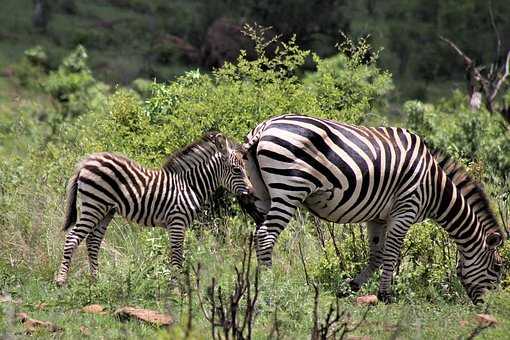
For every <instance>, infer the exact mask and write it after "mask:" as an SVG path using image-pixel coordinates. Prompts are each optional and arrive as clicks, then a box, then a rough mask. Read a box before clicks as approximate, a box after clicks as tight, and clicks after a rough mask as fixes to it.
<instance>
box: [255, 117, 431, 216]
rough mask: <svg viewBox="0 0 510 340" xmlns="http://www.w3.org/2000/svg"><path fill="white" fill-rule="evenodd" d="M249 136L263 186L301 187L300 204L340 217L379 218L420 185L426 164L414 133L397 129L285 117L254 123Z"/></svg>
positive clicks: (292, 192) (294, 191) (294, 192)
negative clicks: (301, 197) (259, 125)
mask: <svg viewBox="0 0 510 340" xmlns="http://www.w3.org/2000/svg"><path fill="white" fill-rule="evenodd" d="M250 138H252V139H256V140H257V147H256V153H257V158H258V162H259V163H260V164H259V168H260V171H261V176H262V178H263V180H264V182H265V184H266V185H267V187H268V188H270V189H271V188H277V189H283V190H284V191H285V192H286V193H287V195H288V196H303V193H304V196H305V197H306V198H305V200H304V202H303V203H302V204H303V205H304V206H306V207H307V208H308V209H310V210H311V211H312V212H314V213H315V214H317V215H318V216H320V217H322V218H324V219H327V220H330V221H335V222H341V223H347V222H360V221H368V220H374V219H376V220H377V219H385V218H386V217H387V215H388V214H389V213H390V212H391V209H392V206H393V204H394V203H395V201H396V200H398V199H399V198H400V197H402V196H406V195H409V194H410V193H412V192H414V191H415V190H416V189H417V187H418V186H419V185H420V184H421V182H422V180H423V178H424V176H425V173H426V167H425V164H427V163H428V162H430V154H429V153H428V151H427V150H426V148H425V145H424V144H423V143H422V142H421V140H420V139H419V137H418V136H416V135H415V134H413V133H410V132H409V131H407V130H405V129H400V128H385V127H380V128H371V127H361V126H354V125H348V124H341V123H337V122H333V121H328V120H323V119H315V118H311V117H305V116H295V115H286V116H281V117H277V118H274V119H272V120H270V121H268V122H265V124H264V126H263V127H262V128H261V127H257V128H255V129H254V131H253V132H252V134H251V135H250ZM248 143H249V141H248ZM289 179H290V182H291V183H292V184H290V185H289V184H288V183H289Z"/></svg>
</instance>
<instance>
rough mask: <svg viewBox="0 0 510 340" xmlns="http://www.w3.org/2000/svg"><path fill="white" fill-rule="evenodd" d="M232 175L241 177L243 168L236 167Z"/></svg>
mask: <svg viewBox="0 0 510 340" xmlns="http://www.w3.org/2000/svg"><path fill="white" fill-rule="evenodd" d="M232 173H233V174H234V175H240V174H241V168H238V167H235V168H233V169H232Z"/></svg>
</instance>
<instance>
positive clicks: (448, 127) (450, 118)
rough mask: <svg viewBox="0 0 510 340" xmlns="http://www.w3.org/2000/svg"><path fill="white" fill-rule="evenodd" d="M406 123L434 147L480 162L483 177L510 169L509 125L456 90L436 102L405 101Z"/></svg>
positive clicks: (490, 176) (509, 170)
mask: <svg viewBox="0 0 510 340" xmlns="http://www.w3.org/2000/svg"><path fill="white" fill-rule="evenodd" d="M404 113H405V114H407V116H408V120H407V123H408V124H407V125H408V127H409V128H410V129H413V130H414V131H416V132H417V133H419V134H420V135H421V136H423V137H424V138H425V139H426V140H427V141H428V142H430V143H431V144H432V145H434V146H435V147H438V148H441V149H443V150H445V151H448V152H449V153H451V154H453V155H455V156H457V157H460V158H462V159H465V160H467V161H468V162H476V161H481V162H483V164H484V166H485V167H487V168H488V169H487V171H486V172H485V175H484V179H487V180H491V178H492V177H493V175H494V174H495V175H497V176H498V177H499V178H507V177H505V176H508V173H510V129H508V127H507V125H506V123H505V122H504V121H503V119H502V118H501V117H500V115H498V114H491V113H489V112H488V111H486V110H485V109H481V110H479V111H472V110H471V109H470V108H469V107H468V105H467V100H466V97H465V95H464V94H463V93H461V92H460V91H456V92H454V93H453V95H452V97H451V98H450V99H445V100H442V101H441V102H439V103H438V104H436V105H432V104H423V103H421V102H418V101H412V102H406V103H405V104H404Z"/></svg>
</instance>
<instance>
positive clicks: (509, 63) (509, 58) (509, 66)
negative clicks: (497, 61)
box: [490, 51, 510, 101]
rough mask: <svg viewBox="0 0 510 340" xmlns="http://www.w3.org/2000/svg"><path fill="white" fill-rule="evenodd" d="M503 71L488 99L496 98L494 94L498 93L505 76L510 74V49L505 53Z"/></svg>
mask: <svg viewBox="0 0 510 340" xmlns="http://www.w3.org/2000/svg"><path fill="white" fill-rule="evenodd" d="M504 69H505V73H503V75H502V76H501V77H500V78H499V80H498V82H497V83H496V85H495V86H494V90H493V91H492V93H491V96H490V101H493V100H494V98H496V95H497V94H498V91H499V89H500V87H501V85H503V83H504V82H505V80H506V78H507V77H508V76H509V75H510V51H508V54H507V55H506V61H505V68H504Z"/></svg>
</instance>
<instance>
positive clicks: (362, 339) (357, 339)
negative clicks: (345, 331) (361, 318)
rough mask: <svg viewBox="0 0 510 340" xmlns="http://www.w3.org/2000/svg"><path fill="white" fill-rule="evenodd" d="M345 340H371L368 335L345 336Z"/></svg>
mask: <svg viewBox="0 0 510 340" xmlns="http://www.w3.org/2000/svg"><path fill="white" fill-rule="evenodd" d="M345 339H347V340H372V338H371V337H369V336H368V335H347V337H346V338H345Z"/></svg>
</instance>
